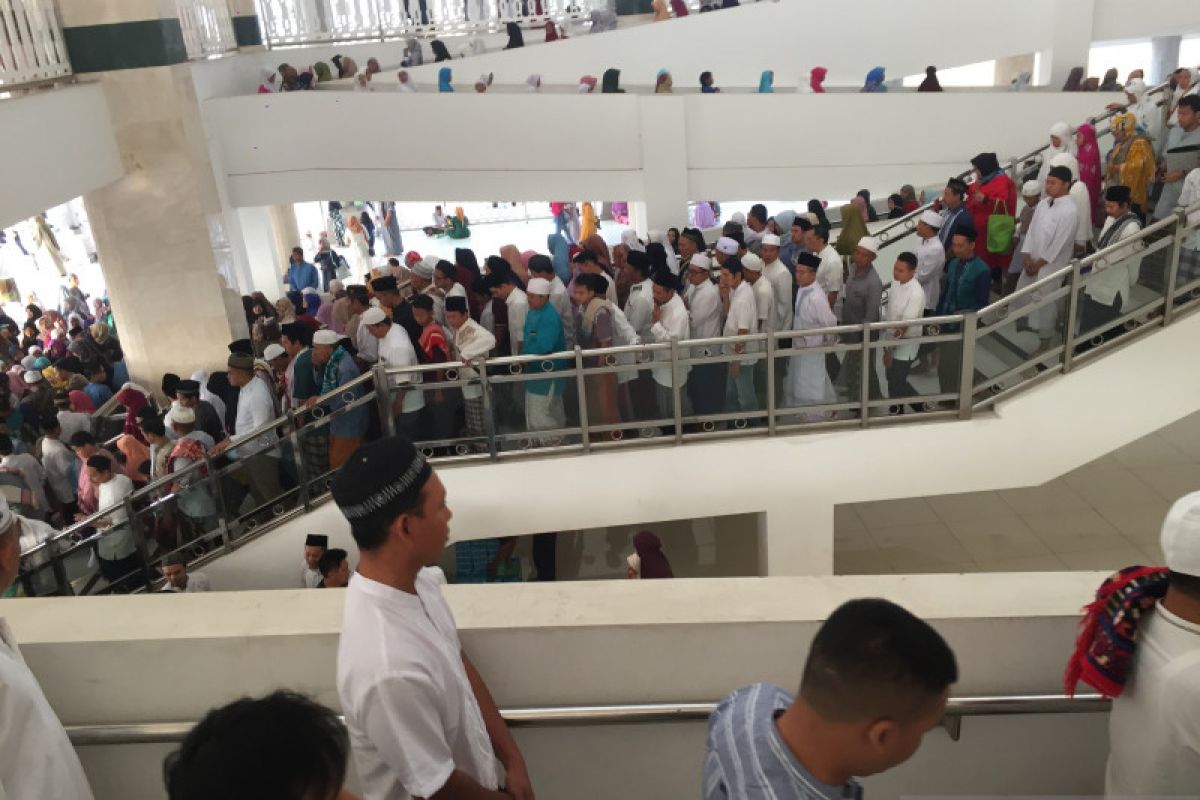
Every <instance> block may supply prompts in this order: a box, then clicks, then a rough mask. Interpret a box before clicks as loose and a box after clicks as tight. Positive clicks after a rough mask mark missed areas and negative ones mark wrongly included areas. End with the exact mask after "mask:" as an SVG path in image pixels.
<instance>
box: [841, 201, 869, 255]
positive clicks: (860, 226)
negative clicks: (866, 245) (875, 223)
mask: <svg viewBox="0 0 1200 800" xmlns="http://www.w3.org/2000/svg"><path fill="white" fill-rule="evenodd" d="M855 199H857V200H858V201H859V202H861V201H862V198H861V197H858V198H855ZM839 211H840V212H841V215H842V232H841V233H839V234H838V238H837V242H836V243H835V244H834V248H835V249H836V250H837V251H838V253H839V254H840V255H843V256H849V255H853V254H854V248H856V247H858V241H859V239H861V238H863V237H864V236H866V235H867V223H866V220H865V218H864V217H863V210H862V207H861V206H856V205H855V204H854V203H847V204H846V205H844V206H842V207H841V209H839Z"/></svg>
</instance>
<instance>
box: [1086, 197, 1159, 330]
mask: <svg viewBox="0 0 1200 800" xmlns="http://www.w3.org/2000/svg"><path fill="white" fill-rule="evenodd" d="M1115 222H1116V219H1114V218H1113V217H1106V218H1105V220H1104V227H1103V228H1101V229H1100V236H1101V238H1103V237H1104V234H1105V233H1107V232H1108V229H1109V228H1111V227H1112V226H1113V223H1115ZM1141 231H1142V225H1141V223H1139V222H1138V221H1137V220H1136V219H1131V220H1129V221H1128V222H1126V223H1125V224H1124V227H1122V228H1121V229H1120V230H1119V231H1118V232H1117V238H1116V241H1114V242H1112V243H1111V244H1116V243H1117V242H1121V241H1124V240H1125V239H1128V238H1130V237H1131V236H1137V235H1138V234H1139V233H1141ZM1110 246H1111V245H1110ZM1145 247H1146V245H1145V243H1143V242H1133V243H1131V244H1129V245H1128V246H1126V247H1122V248H1120V249H1119V250H1117V251H1116V252H1114V253H1113V254H1112V255H1110V256H1107V257H1105V258H1101V259H1097V260H1096V261H1095V262H1093V264H1092V272H1091V275H1089V276H1088V277H1087V283H1085V284H1084V287H1083V292H1084V294H1086V295H1087V296H1089V297H1091V298H1092V299H1093V300H1095V301H1096V302H1097V303H1103V304H1104V305H1106V306H1111V305H1112V304H1113V303H1114V302H1115V301H1116V299H1117V297H1120V298H1121V310H1122V311H1126V312H1127V311H1130V307H1129V291H1130V289H1132V288H1133V284H1134V283H1136V282H1137V279H1138V273H1139V272H1141V267H1142V260H1141V259H1140V258H1137V257H1136V255H1137V253H1138V252H1139V251H1141V250H1143V249H1145Z"/></svg>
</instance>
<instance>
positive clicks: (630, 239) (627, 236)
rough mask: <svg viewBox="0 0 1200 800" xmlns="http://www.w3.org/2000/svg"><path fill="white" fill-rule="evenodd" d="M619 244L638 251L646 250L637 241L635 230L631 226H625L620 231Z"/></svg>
mask: <svg viewBox="0 0 1200 800" xmlns="http://www.w3.org/2000/svg"><path fill="white" fill-rule="evenodd" d="M621 244H623V245H625V246H626V247H628V248H629V249H630V250H637V251H638V252H639V253H644V252H646V246H645V245H644V244H642V243H641V242H640V241H638V235H637V231H635V230H634V229H633V228H626V229H625V230H623V231H621Z"/></svg>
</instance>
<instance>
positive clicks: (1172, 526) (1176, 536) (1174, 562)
mask: <svg viewBox="0 0 1200 800" xmlns="http://www.w3.org/2000/svg"><path fill="white" fill-rule="evenodd" d="M1161 544H1162V551H1163V555H1164V556H1166V560H1167V569H1169V570H1171V571H1172V572H1178V573H1180V574H1181V575H1192V576H1195V577H1198V578H1200V492H1192V493H1191V494H1185V495H1184V496H1183V497H1181V498H1179V499H1178V500H1176V501H1175V503H1174V504H1173V505H1172V506H1171V510H1170V511H1168V512H1167V518H1166V519H1165V520H1163V526H1162V540H1161Z"/></svg>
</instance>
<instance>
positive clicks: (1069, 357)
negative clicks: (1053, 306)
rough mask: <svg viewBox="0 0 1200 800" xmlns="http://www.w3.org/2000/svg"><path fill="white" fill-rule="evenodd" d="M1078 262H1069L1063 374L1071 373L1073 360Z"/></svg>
mask: <svg viewBox="0 0 1200 800" xmlns="http://www.w3.org/2000/svg"><path fill="white" fill-rule="evenodd" d="M1079 269H1080V267H1079V262H1078V261H1072V262H1071V274H1070V275H1069V276H1068V278H1067V285H1068V286H1070V287H1071V293H1070V294H1069V295H1067V300H1068V303H1067V327H1066V328H1065V329H1064V330H1063V374H1064V375H1065V374H1066V373H1068V372H1070V371H1071V364H1072V362H1073V361H1074V360H1075V328H1076V326H1077V325H1078V324H1079V291H1078V290H1079V287H1080V285H1081V284H1082V280H1081V276H1080V274H1079Z"/></svg>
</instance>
